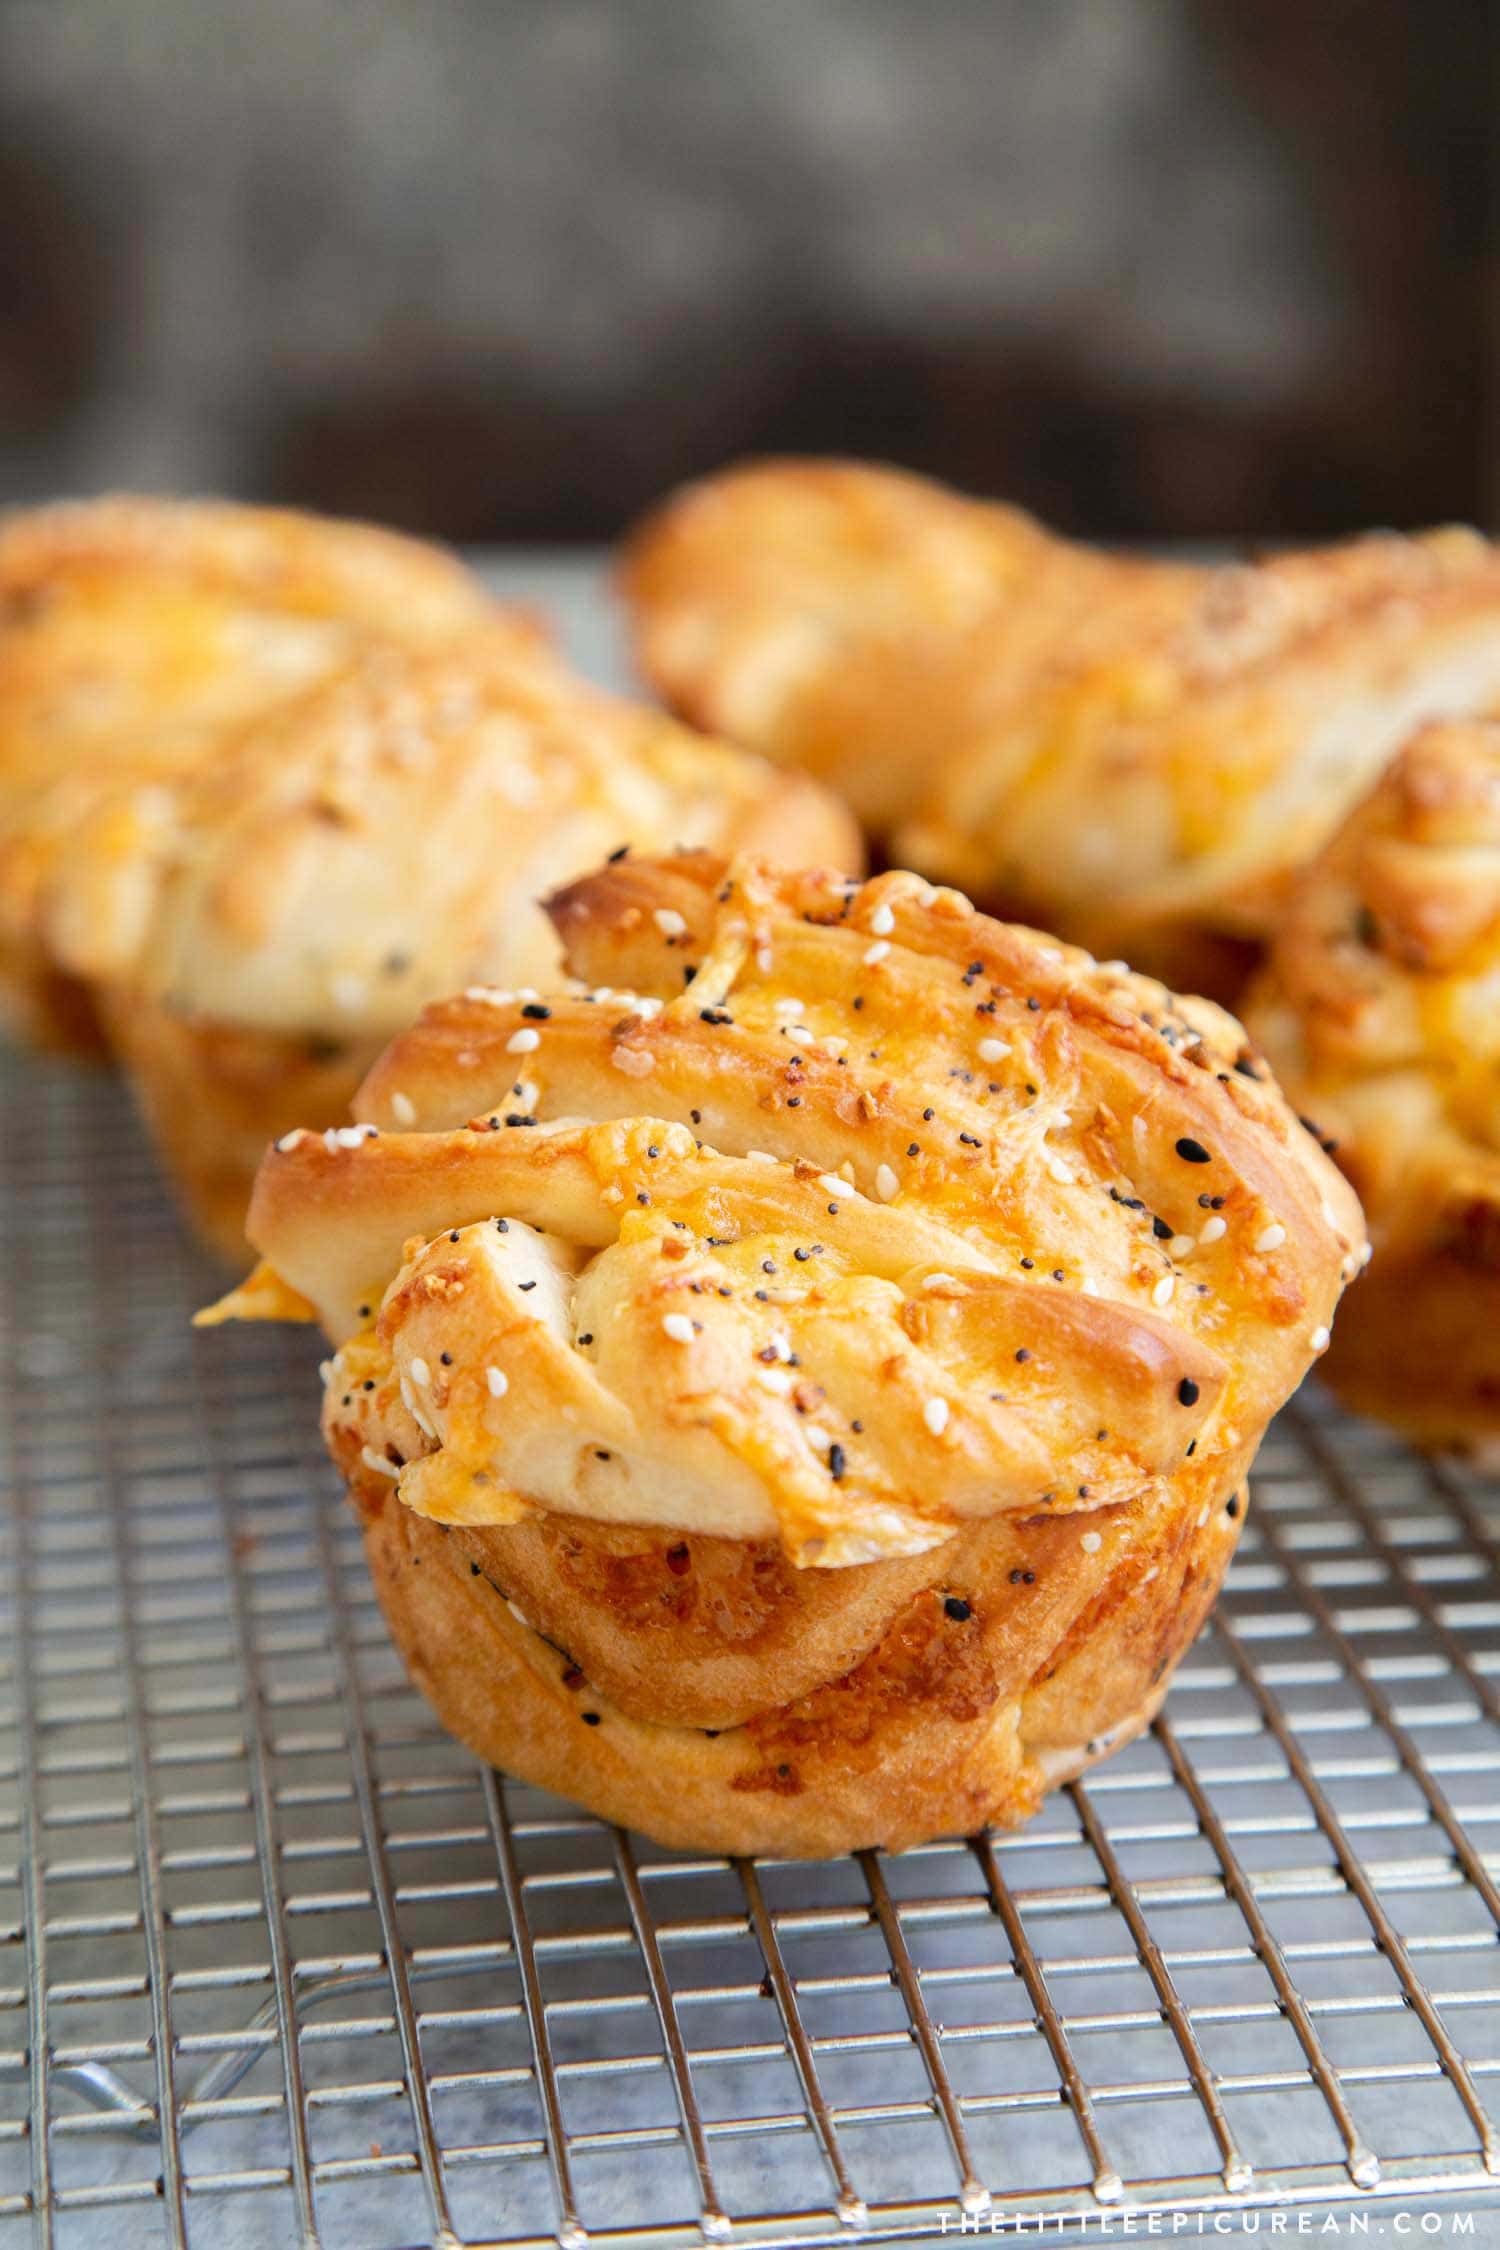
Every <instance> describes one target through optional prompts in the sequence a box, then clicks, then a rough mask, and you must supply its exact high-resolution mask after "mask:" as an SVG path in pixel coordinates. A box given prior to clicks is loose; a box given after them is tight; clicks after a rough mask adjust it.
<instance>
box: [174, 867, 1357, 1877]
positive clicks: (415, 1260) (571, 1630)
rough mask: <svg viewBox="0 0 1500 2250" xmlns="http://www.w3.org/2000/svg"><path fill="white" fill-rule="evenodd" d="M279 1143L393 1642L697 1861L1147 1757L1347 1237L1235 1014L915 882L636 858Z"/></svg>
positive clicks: (440, 1705)
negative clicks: (1099, 962)
mask: <svg viewBox="0 0 1500 2250" xmlns="http://www.w3.org/2000/svg"><path fill="white" fill-rule="evenodd" d="M552 912H553V915H554V918H555V920H556V922H557V925H558V929H559V931H560V933H561V935H562V937H563V940H564V944H565V947H566V951H567V956H568V966H569V968H570V970H572V971H573V972H574V973H575V974H576V975H579V976H581V977H582V978H583V979H585V980H586V982H585V984H584V986H583V987H582V988H581V989H574V990H571V991H553V992H549V994H548V996H547V998H546V999H542V1000H539V999H535V998H526V997H524V996H521V995H517V994H514V993H509V992H503V991H495V990H491V989H485V988H476V989H474V990H472V991H470V992H468V993H466V994H463V995H461V996H459V997H458V998H455V999H452V1000H449V1001H445V1002H442V1003H440V1004H438V1005H436V1006H434V1007H430V1008H429V1009H428V1010H427V1011H426V1012H425V1013H424V1015H423V1016H422V1018H421V1019H420V1021H419V1022H418V1024H417V1025H416V1027H415V1028H414V1029H413V1030H411V1031H409V1032H408V1033H406V1034H405V1035H404V1036H403V1037H401V1038H399V1039H397V1040H396V1041H395V1042H394V1043H393V1044H392V1045H391V1046H390V1047H389V1048H388V1049H387V1051H386V1053H385V1055H384V1056H383V1057H382V1059H381V1061H380V1062H379V1063H378V1064H377V1066H376V1067H375V1069H374V1070H373V1071H372V1073H371V1074H370V1077H369V1078H368V1080H367V1081H366V1084H365V1086H364V1088H363V1089H362V1091H361V1094H360V1097H359V1100H358V1103H357V1104H356V1115H357V1117H358V1118H359V1120H360V1122H359V1123H358V1124H356V1125H354V1126H351V1127H350V1128H348V1129H347V1130H346V1131H344V1132H343V1133H338V1134H327V1135H320V1134H316V1133H296V1132H294V1133H291V1134H288V1135H287V1136H285V1137H284V1138H283V1139H282V1140H281V1141H280V1142H279V1143H278V1145H277V1147H276V1148H275V1149H274V1150H273V1151H272V1152H271V1153H270V1154H269V1155H268V1156H267V1158H266V1160H265V1163H264V1164H263V1166H262V1168H261V1172H260V1176H259V1179H258V1181H257V1185H256V1190H255V1196H254V1200H253V1204H252V1209H251V1217H250V1221H249V1232H250V1234H251V1237H252V1239H253V1240H254V1242H255V1244H256V1246H257V1248H258V1249H259V1250H260V1252H261V1253H262V1257H263V1259H264V1261H265V1263H264V1264H263V1266H262V1267H261V1269H259V1271H258V1272H257V1274H256V1275H255V1276H254V1277H253V1278H252V1280H251V1282H250V1283H249V1284H247V1285H246V1287H245V1289H244V1290H242V1291H240V1292H238V1293H236V1295H235V1296H233V1297H232V1298H230V1299H228V1300H226V1302H225V1304H224V1306H222V1307H221V1308H219V1315H220V1316H221V1317H222V1316H225V1315H230V1314H238V1315H240V1316H243V1317H286V1316H290V1317H297V1316H299V1315H300V1316H301V1317H309V1318H310V1317H317V1318H320V1319H321V1320H322V1321H323V1323H324V1325H325V1327H326V1329H327V1332H328V1334H329V1335H330V1337H331V1338H332V1340H333V1342H334V1345H335V1352H334V1356H333V1358H332V1360H331V1361H330V1362H329V1363H328V1365H327V1366H326V1368H325V1380H326V1386H327V1387H326V1392H325V1404H324V1429H325V1434H326V1436H327V1439H328V1442H329V1445H330V1448H331V1450H332V1452H333V1454H334V1457H335V1459H336V1460H337V1461H338V1463H339V1466H340V1468H341V1469H342V1470H343V1472H344V1474H345V1476H346V1478H347V1479H348V1482H349V1485H350V1489H351V1492H352V1494H353V1496H354V1498H355V1500H356V1502H357V1504H358V1506H359V1509H360V1511H361V1514H362V1517H363V1520H364V1524H365V1532H366V1542H367V1550H368V1554H369V1558H370V1562H371V1567H372V1570H373V1572H374V1576H375V1581H376V1585H377V1588H378V1590H379V1593H380V1598H381V1601H382V1603H383V1605H384V1607H385V1610H386V1614H387V1617H388V1619H389V1620H390V1623H391V1626H392V1630H393V1632H394V1634H395V1636H396V1639H397V1641H398V1642H399V1644H400V1646H401V1648H402V1650H403V1652H404V1654H405V1656H406V1659H407V1662H408V1663H409V1665H410V1667H411V1670H412V1673H413V1676H414V1678H415V1679H416V1680H417V1681H418V1682H419V1684H420V1685H421V1686H422V1687H423V1689H424V1690H425V1692H426V1693H427V1694H428V1695H429V1697H430V1698H431V1699H432V1701H433V1703H434V1704H435V1706H436V1707H437V1709H438V1711H439V1713H440V1714H441V1715H442V1717H443V1718H444V1720H445V1721H446V1723H447V1724H448V1725H449V1726H451V1727H452V1728H453V1729H454V1731H455V1732H457V1733H458V1734H459V1735H460V1736H461V1737H462V1738H463V1739H464V1740H465V1741H466V1742H468V1743H470V1744H471V1745H472V1746H473V1747H474V1748H475V1749H476V1750H477V1751H478V1752H479V1753H480V1754H481V1755H482V1756H484V1757H486V1758H489V1759H491V1760H492V1761H494V1762H496V1763H498V1764H501V1765H503V1766H505V1767H507V1768H509V1769H510V1770H512V1771H514V1772H517V1773H519V1774H522V1775H524V1776H526V1777H527V1778H529V1779H531V1780H533V1781H537V1782H541V1783H545V1784H547V1785H549V1786H552V1787H555V1788H558V1789H561V1790H564V1791H565V1792H566V1793H567V1794H569V1795H571V1796H574V1797H577V1798H581V1799H582V1801H583V1802H584V1803H586V1804H588V1805H590V1806H592V1807H593V1808H594V1809H595V1810H597V1811H599V1812H602V1813H604V1814H606V1815H607V1816H608V1817H610V1818H612V1819H617V1820H622V1821H629V1822H633V1823H636V1824H637V1825H640V1826H642V1827H644V1828H646V1829H647V1830H649V1831H650V1832H651V1833H652V1834H653V1835H655V1836H657V1837H660V1838H661V1839H663V1840H664V1841H666V1842H668V1843H672V1844H679V1845H686V1846H691V1847H694V1848H701V1849H707V1850H714V1851H736V1852H739V1851H755V1850H761V1851H776V1852H792V1853H813V1854H818V1853H830V1852H836V1851H842V1850H845V1849H848V1848H850V1847H852V1846H857V1845H865V1844H877V1843H879V1844H885V1845H888V1846H891V1847H899V1846H902V1845H906V1844H911V1843H914V1842H916V1841H918V1840H919V1839H921V1838H923V1837H927V1836H932V1835H935V1834H938V1833H942V1832H946V1831H952V1830H956V1829H971V1828H974V1827H976V1826H978V1825H980V1824H981V1823H982V1822H984V1821H986V1820H995V1821H1013V1820H1016V1819H1019V1818H1022V1817H1024V1816H1025V1815H1026V1814H1027V1813H1028V1812H1029V1811H1030V1810H1031V1809H1033V1807H1034V1806H1035V1804H1036V1802H1037V1800H1038V1798H1039V1796H1040V1795H1041V1793H1042V1792H1043V1791H1044V1790H1045V1789H1046V1788H1047V1787H1048V1786H1050V1785H1051V1784H1052V1783H1053V1782H1055V1781H1057V1780H1059V1779H1061V1778H1063V1777H1065V1776H1066V1775H1068V1774H1070V1773H1072V1772H1076V1771H1077V1770H1078V1769H1079V1768H1080V1767H1082V1766H1083V1765H1085V1764H1086V1763H1087V1762H1088V1761H1089V1760H1090V1759H1091V1758H1093V1757H1096V1756H1098V1755H1100V1754H1102V1752H1103V1751H1105V1750H1106V1749H1108V1748H1109V1747H1111V1746H1112V1745H1114V1744H1115V1743H1117V1742H1119V1741H1120V1740H1122V1739H1124V1738H1125V1737H1127V1736H1128V1735H1130V1734H1132V1733H1134V1732H1135V1731H1136V1730H1137V1729H1138V1728H1139V1727H1141V1726H1142V1725H1143V1724H1145V1723H1146V1721H1147V1720H1148V1719H1149V1717H1150V1716H1151V1714H1152V1712H1153V1711H1154V1710H1155V1708H1156V1705H1157V1702H1158V1701H1159V1699H1160V1697H1161V1695H1162V1693H1163V1691H1164V1685H1165V1680H1166V1676H1167V1673H1168V1672H1169V1671H1170V1669H1171V1666H1172V1664H1173V1663H1174V1662H1175V1660H1176V1658H1177V1656H1178V1655H1179V1654H1180V1653H1181V1651H1182V1649H1183V1648H1184V1647H1185V1646H1186V1645H1187V1644H1188V1643H1189V1642H1190V1641H1191V1639H1192V1637H1193V1635H1194V1633H1195V1632H1196V1631H1197V1628H1198V1626H1199V1624H1200V1623H1201V1621H1202V1618H1203V1616H1204V1615H1205V1613H1206V1610H1207V1607H1208V1604H1209V1603H1210V1601H1211V1600H1212V1597H1213V1594H1214V1592H1215V1590H1216V1588H1217V1586H1218V1583H1219V1581H1220V1579H1221V1577H1222V1575H1223V1571H1224V1569H1225V1567H1226V1565H1227V1563H1228V1560H1229V1556H1230V1552H1231V1550H1232V1548H1233V1545H1234V1541H1235V1537H1236V1534H1237V1530H1238V1522H1239V1518H1240V1514H1241V1510H1242V1494H1243V1490H1244V1480H1245V1474H1246V1471H1247V1469H1248V1467H1249V1464H1250V1461H1251V1458H1252V1456H1253V1454H1254V1452H1255V1449H1256V1446H1257V1444H1258V1443H1259V1440H1260V1436H1261V1433H1262V1431H1263V1429H1264V1427H1265V1424H1266V1421H1267V1419H1268V1417H1269V1416H1270V1414H1271V1413H1272V1412H1273V1411H1274V1410H1275V1408H1276V1407H1277V1406H1278V1405H1279V1404H1280V1403H1281V1401H1282V1400H1283V1399H1284V1398H1285V1397H1286V1396H1287V1394H1288V1392H1289V1391H1290V1390H1291V1389H1292V1388H1293V1387H1294V1386H1295V1385H1296V1383H1297V1382H1298V1381H1299V1380H1300V1379H1301V1377H1302V1375H1303V1373H1304V1371H1305V1370H1306V1368H1307V1367H1308V1366H1309V1364H1310V1363H1311V1362H1312V1361H1313V1360H1314V1359H1315V1358H1316V1357H1317V1356H1318V1355H1319V1354H1320V1353H1321V1351H1322V1350H1323V1349H1324V1347H1325V1346H1326V1344H1327V1341H1328V1327H1329V1323H1330V1321H1331V1318H1332V1314H1333V1309H1334V1305H1335V1302H1336V1300H1337V1298H1338V1295H1339V1291H1340V1288H1341V1286H1342V1282H1343V1279H1344V1278H1345V1276H1346V1275H1347V1274H1348V1273H1350V1272H1351V1271H1353V1270H1354V1268H1355V1266H1356V1265H1357V1263H1358V1260H1359V1256H1360V1251H1361V1245H1362V1240H1363V1236H1362V1230H1361V1225H1360V1219H1359V1213H1358V1207H1357V1205H1356V1203H1355V1201H1354V1198H1353V1196H1352V1194H1351V1193H1350V1191H1349V1189H1348V1187H1347V1185H1346V1183H1345V1182H1344V1181H1343V1180H1342V1178H1341V1177H1340V1175H1339V1174H1338V1172H1337V1171H1336V1170H1335V1168H1334V1167H1333V1166H1332V1165H1331V1164H1330V1163H1329V1162H1328V1160H1327V1159H1326V1157H1325V1156H1324V1155H1323V1154H1322V1152H1321V1151H1320V1150H1319V1148H1318V1147H1317V1145H1316V1143H1315V1142H1314V1141H1313V1139H1312V1138H1311V1137H1310V1136H1309V1135H1308V1134H1307V1133H1306V1132H1305V1131H1304V1130H1303V1128H1302V1127H1301V1126H1300V1125H1299V1124H1298V1123H1297V1121H1296V1120H1295V1119H1294V1118H1293V1116H1292V1115H1291V1113H1290V1112H1289V1110H1288V1109H1287V1107H1286V1105H1285V1103H1284V1102H1283V1101H1282V1099H1281V1097H1280V1095H1279V1094H1278V1092H1277V1091H1276V1089H1275V1087H1274V1085H1273V1084H1271V1083H1270V1081H1269V1079H1268V1077H1267V1075H1266V1074H1265V1073H1264V1071H1263V1068H1262V1066H1260V1065H1258V1064H1256V1063H1255V1062H1253V1061H1252V1060H1251V1059H1250V1057H1249V1056H1248V1053H1247V1051H1246V1049H1245V1047H1244V1043H1243V1039H1242V1035H1241V1033H1240V1030H1239V1027H1238V1025H1237V1024H1235V1023H1234V1022H1233V1020H1232V1019H1231V1018H1230V1017H1228V1016H1226V1015H1224V1014H1223V1013H1222V1012H1221V1011H1219V1010H1218V1009H1216V1008H1214V1007H1212V1006H1211V1005H1209V1004H1207V1003H1204V1002H1196V1001H1177V1000H1174V999H1173V997H1172V996H1171V995H1170V994H1169V993H1167V992H1166V991H1165V990H1164V989H1163V988H1162V987H1160V986H1158V985H1154V984H1151V983H1148V982H1147V981H1146V980H1144V979H1141V978H1138V977H1133V976H1131V975H1130V974H1129V973H1128V972H1126V971H1124V970H1116V969H1101V968H1099V967H1098V966H1096V965H1095V964H1094V963H1093V962H1092V961H1091V960H1089V959H1088V957H1087V956H1085V955H1083V954H1080V953H1077V952H1074V951H1072V950H1070V949H1067V948H1065V947H1063V946H1060V945H1054V944H1052V943H1050V942H1049V941H1047V940H1045V939H1043V938H1041V937H1039V936H1037V935H1036V934H1035V933H1034V932H1031V931H1028V930H1023V929H1018V928H1008V927H1005V926H1003V925H1001V924H999V923H996V922H993V921H989V920H987V919H986V918H985V917H983V916H982V915H979V914H976V913H975V912H974V910H973V909H972V908H971V907H970V906H969V904H968V902H967V901H966V900H964V899H963V898H961V897H960V896H959V895H958V894H957V893H955V892H952V891H943V890H933V889H931V888H930V887H929V886H928V885H927V884H926V883H924V882H922V881H921V880H920V879H918V878H917V877H915V876H912V875H906V874H889V875H884V876H882V877H880V878H878V879H877V880H876V881H874V882H871V883H867V884H865V885H863V886H860V885H858V884H852V883H846V882H844V881H842V880H840V879H839V878H838V877H836V876H834V875H832V874H827V873H821V874H820V873H812V874H803V875H786V874H778V873H775V872H773V871H772V870H770V869H769V868H768V867H766V866H765V865H764V864H763V863H759V862H756V861H753V860H741V861H739V862H737V863H735V864H734V865H733V866H730V867H728V868H726V867H725V865H724V863H723V862H722V861H720V860H719V859H717V858H715V857H713V856H712V855H709V854H704V853H698V854H686V855H680V856H677V857H674V858H670V859H665V860H661V859H658V860H654V861H652V860H637V859H636V858H635V857H633V856H631V857H626V858H625V859H623V860H621V861H617V862H615V863H613V864H610V865H608V866H606V867H604V868H603V869H601V870H600V871H598V872H597V873H595V874H593V875H591V876H588V877H586V878H584V879H582V880H581V881H578V882H575V883H573V884H572V885H570V886H569V887H568V888H566V889H565V890H564V891H563V892H561V893H560V894H559V895H558V896H557V897H556V898H555V899H554V900H553V902H552Z"/></svg>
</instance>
